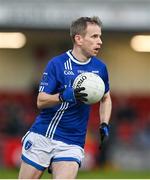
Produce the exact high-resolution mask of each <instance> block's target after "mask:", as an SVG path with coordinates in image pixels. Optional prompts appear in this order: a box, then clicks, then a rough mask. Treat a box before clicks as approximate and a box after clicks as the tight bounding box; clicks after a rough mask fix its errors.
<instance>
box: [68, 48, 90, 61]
mask: <svg viewBox="0 0 150 180" xmlns="http://www.w3.org/2000/svg"><path fill="white" fill-rule="evenodd" d="M66 53H67V55H68V56H69V57H70V59H71V60H72V61H73V62H75V63H77V64H80V65H85V64H88V63H89V62H90V61H91V58H89V59H88V60H87V61H86V62H80V61H78V60H77V59H75V58H74V57H73V55H72V54H71V50H69V51H67V52H66Z"/></svg>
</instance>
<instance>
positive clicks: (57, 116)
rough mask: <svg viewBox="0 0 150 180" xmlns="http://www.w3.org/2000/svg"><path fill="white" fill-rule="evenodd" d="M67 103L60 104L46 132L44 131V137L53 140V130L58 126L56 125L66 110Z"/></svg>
mask: <svg viewBox="0 0 150 180" xmlns="http://www.w3.org/2000/svg"><path fill="white" fill-rule="evenodd" d="M68 106H69V103H67V102H64V103H62V104H61V106H60V108H59V109H58V110H57V112H56V113H55V115H54V117H53V118H52V120H51V122H50V124H49V126H48V128H47V131H46V137H48V138H51V139H53V136H54V133H55V130H56V128H57V126H58V123H59V122H60V120H61V118H62V116H63V114H64V112H65V110H66V109H67V108H68Z"/></svg>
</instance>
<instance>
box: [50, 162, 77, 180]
mask: <svg viewBox="0 0 150 180" xmlns="http://www.w3.org/2000/svg"><path fill="white" fill-rule="evenodd" d="M51 167H52V176H53V178H54V179H75V178H76V176H77V173H78V169H79V164H78V163H77V162H75V161H58V162H52V165H51Z"/></svg>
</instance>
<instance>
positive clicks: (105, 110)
mask: <svg viewBox="0 0 150 180" xmlns="http://www.w3.org/2000/svg"><path fill="white" fill-rule="evenodd" d="M111 110H112V102H111V97H110V93H109V92H108V93H106V94H105V95H104V97H103V99H102V100H101V102H100V119H101V123H103V122H105V123H107V124H108V123H109V120H110V116H111Z"/></svg>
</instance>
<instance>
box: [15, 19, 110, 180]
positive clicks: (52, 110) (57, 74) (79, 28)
mask: <svg viewBox="0 0 150 180" xmlns="http://www.w3.org/2000/svg"><path fill="white" fill-rule="evenodd" d="M70 35H71V38H72V41H73V49H72V50H68V51H67V52H65V53H64V54H61V55H59V56H56V57H54V58H52V59H51V60H50V61H49V62H48V64H47V66H46V68H45V71H44V73H43V77H42V80H41V83H40V87H39V94H38V98H37V106H38V108H39V109H40V110H41V112H40V114H39V116H37V118H36V120H35V122H34V123H33V125H32V127H31V128H30V129H29V131H28V133H27V134H26V135H25V136H24V138H23V140H22V142H23V147H22V163H21V168H20V173H19V178H20V179H33V178H36V179H39V178H40V177H41V176H42V174H43V172H44V170H45V169H46V168H48V167H49V166H50V167H51V170H52V176H53V178H54V179H74V178H76V176H77V173H78V169H79V167H80V165H81V163H82V159H83V157H84V149H83V148H84V143H85V137H86V131H87V123H88V119H89V111H90V105H87V104H85V103H84V102H85V101H86V100H87V99H86V96H87V94H86V93H84V88H82V87H81V88H78V89H75V90H74V89H73V88H72V82H73V81H74V79H75V78H76V77H77V76H78V75H79V74H80V73H82V72H93V73H96V74H98V75H99V76H100V77H101V78H102V79H103V81H104V83H105V94H104V96H103V98H102V100H101V102H100V111H99V112H100V119H101V120H100V135H101V141H102V142H103V141H105V139H106V138H107V137H108V136H109V126H108V123H109V119H110V115H111V97H110V92H109V80H108V73H107V68H106V65H105V64H104V63H103V62H102V61H101V60H100V59H97V58H96V55H97V54H98V52H99V50H100V48H101V45H102V41H101V21H100V20H99V18H98V17H91V18H90V17H81V18H79V19H77V20H76V21H74V22H73V23H72V25H71V27H70Z"/></svg>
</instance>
